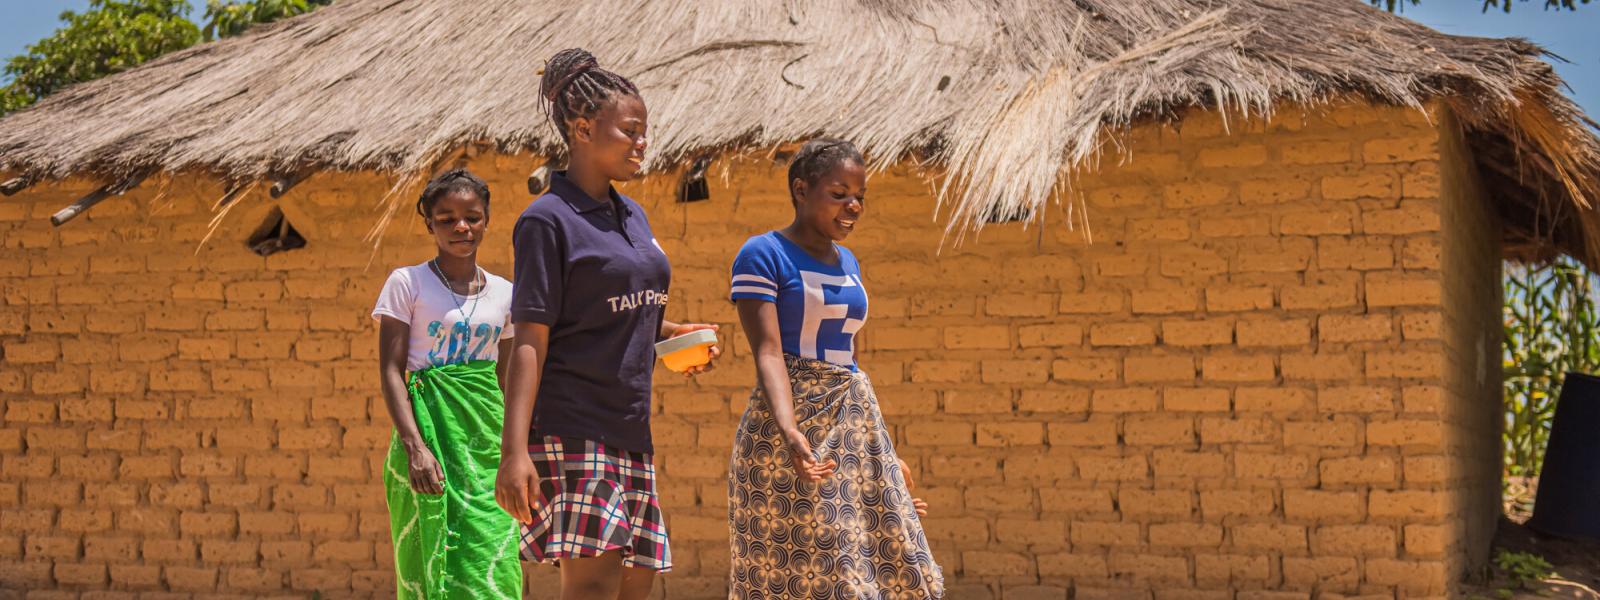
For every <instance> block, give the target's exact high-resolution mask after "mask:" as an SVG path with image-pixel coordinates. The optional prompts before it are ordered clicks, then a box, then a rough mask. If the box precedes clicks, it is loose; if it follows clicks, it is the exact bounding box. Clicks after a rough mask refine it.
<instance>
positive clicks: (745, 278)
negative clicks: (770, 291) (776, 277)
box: [733, 273, 778, 288]
mask: <svg viewBox="0 0 1600 600" xmlns="http://www.w3.org/2000/svg"><path fill="white" fill-rule="evenodd" d="M733 282H734V283H739V282H747V283H759V284H762V285H768V286H772V287H774V288H776V287H778V284H776V283H773V282H772V280H771V279H767V278H765V277H762V276H760V275H751V274H748V273H740V274H738V275H734V276H733Z"/></svg>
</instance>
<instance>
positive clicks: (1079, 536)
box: [1071, 521, 1143, 547]
mask: <svg viewBox="0 0 1600 600" xmlns="http://www.w3.org/2000/svg"><path fill="white" fill-rule="evenodd" d="M1071 533H1072V544H1073V546H1074V547H1079V546H1111V547H1119V546H1138V545H1139V544H1140V543H1141V542H1142V541H1143V536H1142V535H1141V533H1140V531H1139V524H1138V523H1101V522H1097V521H1073V522H1072V527H1071Z"/></svg>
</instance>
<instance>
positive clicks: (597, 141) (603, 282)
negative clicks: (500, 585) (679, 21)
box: [495, 49, 720, 600]
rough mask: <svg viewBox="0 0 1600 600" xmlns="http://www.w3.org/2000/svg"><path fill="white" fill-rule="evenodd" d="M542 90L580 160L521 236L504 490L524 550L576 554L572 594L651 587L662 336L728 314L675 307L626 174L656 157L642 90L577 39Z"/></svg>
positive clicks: (526, 216)
mask: <svg viewBox="0 0 1600 600" xmlns="http://www.w3.org/2000/svg"><path fill="white" fill-rule="evenodd" d="M540 92H541V93H542V94H543V97H544V100H545V107H546V109H547V110H548V112H549V114H550V120H551V121H552V122H553V123H554V124H555V127H556V130H557V131H559V132H560V133H561V137H562V139H563V140H565V141H566V145H567V156H568V160H567V170H566V171H564V172H557V173H554V174H552V176H551V178H550V189H549V191H548V192H546V193H545V194H544V195H542V196H540V197H539V198H538V199H537V200H534V202H533V203H532V204H530V205H529V206H528V208H527V210H525V211H523V213H522V216H521V217H520V218H519V219H518V220H517V224H516V228H515V230H514V232H513V234H512V243H513V245H514V255H515V260H516V267H515V271H516V273H515V277H516V278H515V283H514V285H513V287H514V291H513V293H512V303H511V318H512V322H513V324H514V329H515V339H516V341H515V343H514V347H513V349H512V350H511V353H510V370H509V374H508V376H507V379H508V381H507V386H506V418H505V427H504V430H503V431H502V433H501V459H500V466H499V475H498V478H497V480H496V483H495V498H496V500H498V501H499V503H500V506H501V508H504V509H505V511H506V512H508V513H510V514H511V515H512V516H514V517H516V519H517V520H518V521H521V522H522V552H523V558H524V559H526V560H530V561H535V562H541V563H547V564H557V565H559V566H560V567H561V597H562V598H564V599H568V600H573V599H584V600H589V599H597V598H605V599H610V598H620V599H624V600H631V599H642V598H644V597H646V596H647V595H648V594H649V593H650V587H651V584H652V582H653V580H654V577H655V574H656V573H658V572H663V571H667V570H668V569H670V568H671V567H672V557H671V553H670V551H669V547H668V544H667V530H666V527H665V526H664V523H663V521H662V518H661V506H660V503H659V501H658V500H657V496H656V486H655V467H654V466H653V465H652V455H653V452H654V450H653V448H652V445H651V439H650V380H651V376H652V374H653V372H654V362H655V358H656V357H655V343H656V342H657V341H660V340H663V339H666V338H669V337H675V336H678V335H682V334H685V333H688V332H690V331H695V330H699V329H716V326H715V325H698V324H682V325H680V324H677V323H673V322H671V321H667V320H665V319H664V314H665V308H666V304H667V297H668V296H667V288H668V283H669V282H670V279H671V267H670V266H669V265H668V263H667V256H666V254H665V253H663V252H662V251H661V246H660V245H659V244H657V243H656V240H655V237H654V236H653V235H652V233H651V230H650V222H649V220H648V219H646V217H645V214H644V209H643V208H641V207H640V206H639V204H638V203H636V202H634V201H633V200H632V199H630V198H628V197H627V196H624V195H622V194H620V193H618V192H617V190H616V189H614V188H613V187H611V182H613V181H628V180H631V179H633V178H635V177H637V176H638V175H639V172H640V168H641V166H640V165H641V163H642V162H643V160H644V152H645V147H646V145H647V144H646V139H645V132H646V129H647V124H648V119H649V115H648V113H647V111H646V110H645V105H644V100H643V99H641V98H640V97H639V90H638V88H636V87H634V85H633V83H632V82H629V81H628V80H627V78H625V77H623V76H621V75H618V74H616V73H613V72H611V71H607V70H605V69H602V68H600V65H599V64H598V62H597V61H596V60H595V58H594V56H592V55H590V54H589V53H588V52H585V51H583V50H581V49H571V50H563V51H561V52H558V53H556V55H555V56H554V57H552V58H551V59H550V61H549V62H548V63H547V64H546V65H545V70H544V76H543V79H542V80H541V82H540ZM718 354H720V352H719V351H718V349H717V348H715V347H713V348H712V356H713V358H715V357H716V356H717V355H718ZM707 367H709V365H707ZM707 367H697V368H694V369H691V371H690V373H689V374H690V375H694V374H696V373H699V372H703V371H704V370H705V369H706V368H707Z"/></svg>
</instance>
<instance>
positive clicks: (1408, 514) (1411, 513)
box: [1367, 490, 1449, 519]
mask: <svg viewBox="0 0 1600 600" xmlns="http://www.w3.org/2000/svg"><path fill="white" fill-rule="evenodd" d="M1448 499H1449V498H1448V495H1447V493H1446V492H1428V491H1417V490H1373V491H1372V494H1371V496H1370V497H1369V498H1368V506H1367V512H1369V513H1371V514H1372V516H1374V517H1381V518H1399V519H1441V518H1444V516H1445V515H1446V514H1447V512H1446V510H1447V509H1446V507H1447V506H1448Z"/></svg>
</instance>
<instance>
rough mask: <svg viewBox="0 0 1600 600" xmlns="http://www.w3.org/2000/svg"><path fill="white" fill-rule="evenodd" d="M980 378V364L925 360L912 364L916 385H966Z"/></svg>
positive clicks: (913, 378)
mask: <svg viewBox="0 0 1600 600" xmlns="http://www.w3.org/2000/svg"><path fill="white" fill-rule="evenodd" d="M977 378H978V363H976V362H971V361H954V360H923V361H917V362H914V363H911V381H912V382H915V383H965V382H970V381H973V380H976V379H977Z"/></svg>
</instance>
